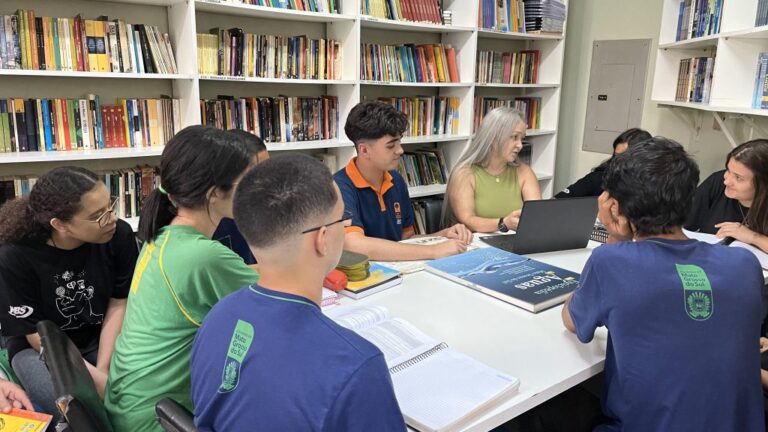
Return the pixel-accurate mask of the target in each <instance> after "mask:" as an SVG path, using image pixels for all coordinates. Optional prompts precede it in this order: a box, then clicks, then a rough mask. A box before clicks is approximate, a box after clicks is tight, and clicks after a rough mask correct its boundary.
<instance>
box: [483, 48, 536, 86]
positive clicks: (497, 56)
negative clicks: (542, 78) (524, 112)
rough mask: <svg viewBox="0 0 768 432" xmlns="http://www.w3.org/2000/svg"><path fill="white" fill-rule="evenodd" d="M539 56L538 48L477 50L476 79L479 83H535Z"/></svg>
mask: <svg viewBox="0 0 768 432" xmlns="http://www.w3.org/2000/svg"><path fill="white" fill-rule="evenodd" d="M540 57H541V52H540V51H539V50H524V51H518V52H498V51H479V52H478V54H477V69H476V70H477V77H476V80H477V82H478V83H481V84H486V83H493V84H536V83H537V82H539V59H540Z"/></svg>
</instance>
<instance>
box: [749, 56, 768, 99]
mask: <svg viewBox="0 0 768 432" xmlns="http://www.w3.org/2000/svg"><path fill="white" fill-rule="evenodd" d="M767 78H768V52H761V53H760V54H759V55H758V56H757V72H756V73H755V90H754V92H753V94H752V108H756V109H768V79H767Z"/></svg>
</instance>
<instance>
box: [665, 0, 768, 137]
mask: <svg viewBox="0 0 768 432" xmlns="http://www.w3.org/2000/svg"><path fill="white" fill-rule="evenodd" d="M691 4H693V6H691ZM696 4H701V0H683V1H682V2H681V0H663V7H662V16H661V30H660V33H659V47H658V55H657V59H656V69H655V71H654V78H653V90H652V100H653V102H655V103H657V104H658V105H659V106H663V107H668V108H670V109H685V110H692V112H693V113H694V114H696V115H697V116H701V115H703V114H705V113H712V116H713V117H714V118H715V120H716V121H717V123H718V124H719V126H720V128H721V129H722V131H723V133H724V135H725V137H726V138H727V139H728V141H729V142H730V144H731V145H732V146H736V145H737V144H738V143H737V142H736V141H735V138H734V134H733V129H732V126H731V125H729V124H728V123H726V122H725V119H726V116H728V117H729V118H740V119H742V120H744V121H745V122H746V123H747V124H748V125H749V126H755V124H754V121H753V118H755V117H768V109H760V108H759V107H758V108H755V107H754V106H753V98H754V97H756V93H755V92H759V93H760V94H759V95H757V97H758V98H760V97H764V98H767V99H766V100H767V101H768V88H764V83H763V82H760V83H758V81H759V79H760V78H761V77H760V76H759V75H758V74H759V67H760V64H759V56H760V53H767V52H768V26H766V25H756V24H757V23H758V16H759V15H761V14H762V15H766V14H768V2H766V1H765V0H740V1H724V2H715V3H714V4H713V3H712V2H708V4H713V6H711V7H710V9H711V10H710V12H711V13H710V16H709V17H706V16H705V17H704V19H703V21H701V19H700V16H695V17H691V15H690V14H689V10H688V8H689V7H693V8H694V10H695V8H696ZM717 5H721V8H722V9H721V10H719V11H717V10H716V8H715V6H717ZM704 6H705V7H706V6H707V5H706V4H705V5H704ZM686 18H688V21H687V22H686V20H685V19H686ZM694 18H695V19H696V21H697V22H696V23H694V21H693V19H694ZM698 21H701V22H702V23H703V27H702V24H700V23H699V22H698ZM680 26H683V29H682V32H680ZM699 27H701V28H700V30H699V31H698V33H695V29H696V28H699ZM697 35H698V36H697ZM697 57H699V58H700V57H714V59H715V60H714V67H713V68H712V71H711V76H710V77H705V78H708V80H709V83H707V84H709V89H708V90H707V91H708V96H709V101H708V102H702V103H699V102H688V101H685V100H680V99H681V98H680V97H679V96H680V90H681V88H680V86H681V85H682V86H683V89H682V90H683V92H685V91H686V90H687V91H688V92H689V94H690V93H691V92H692V89H693V88H694V86H691V85H690V84H692V82H687V83H686V82H684V81H685V79H681V77H680V72H681V71H680V69H681V66H680V65H681V61H682V60H685V59H691V58H697ZM684 78H686V77H684ZM701 85H703V83H701ZM685 86H687V87H685ZM758 86H759V88H758ZM676 95H677V96H678V97H677V98H676ZM758 102H759V100H758ZM766 108H768V105H766ZM734 114H735V115H736V116H734Z"/></svg>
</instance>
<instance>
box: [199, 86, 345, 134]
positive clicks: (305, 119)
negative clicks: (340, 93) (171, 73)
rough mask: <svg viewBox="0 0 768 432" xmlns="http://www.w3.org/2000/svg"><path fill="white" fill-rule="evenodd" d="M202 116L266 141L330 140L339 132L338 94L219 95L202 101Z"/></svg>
mask: <svg viewBox="0 0 768 432" xmlns="http://www.w3.org/2000/svg"><path fill="white" fill-rule="evenodd" d="M200 116H201V117H200V118H201V119H202V124H204V125H210V126H214V127H217V128H220V129H242V130H245V131H248V132H250V133H252V134H255V135H257V136H259V137H261V138H262V139H263V140H264V141H267V142H297V141H312V140H327V139H335V138H338V136H339V135H338V134H339V101H338V98H337V97H336V96H320V97H293V96H290V97H289V96H278V97H258V98H257V97H247V98H234V97H232V96H219V98H218V99H213V100H201V101H200Z"/></svg>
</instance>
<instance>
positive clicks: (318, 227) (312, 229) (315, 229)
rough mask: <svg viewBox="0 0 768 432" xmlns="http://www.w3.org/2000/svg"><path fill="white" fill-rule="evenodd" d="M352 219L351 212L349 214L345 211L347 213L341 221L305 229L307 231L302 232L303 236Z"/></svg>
mask: <svg viewBox="0 0 768 432" xmlns="http://www.w3.org/2000/svg"><path fill="white" fill-rule="evenodd" d="M350 219H352V213H350V212H348V211H346V210H345V211H344V214H343V215H342V216H341V219H338V220H335V221H333V222H330V223H327V224H325V225H320V226H316V227H314V228H309V229H305V230H304V231H302V232H301V233H302V234H306V233H308V232H312V231H317V230H319V229H320V228H323V227H329V226H331V225H336V224H337V223H341V222H346V221H348V220H350Z"/></svg>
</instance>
